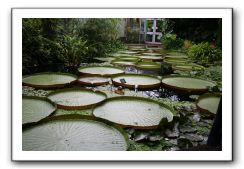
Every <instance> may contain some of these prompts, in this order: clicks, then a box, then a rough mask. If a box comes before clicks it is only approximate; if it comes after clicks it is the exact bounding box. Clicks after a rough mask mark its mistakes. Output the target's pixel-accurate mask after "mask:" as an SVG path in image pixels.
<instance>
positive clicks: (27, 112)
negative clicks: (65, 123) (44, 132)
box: [22, 96, 57, 124]
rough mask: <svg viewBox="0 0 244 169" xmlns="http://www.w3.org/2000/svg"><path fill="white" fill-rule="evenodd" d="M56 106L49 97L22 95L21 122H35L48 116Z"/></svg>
mask: <svg viewBox="0 0 244 169" xmlns="http://www.w3.org/2000/svg"><path fill="white" fill-rule="evenodd" d="M56 108H57V106H56V105H55V104H54V103H53V102H52V101H51V100H49V99H47V98H43V97H37V96H23V97H22V124H27V123H35V122H38V121H40V120H41V119H43V118H45V117H47V116H50V115H51V114H52V113H53V112H54V111H55V110H56Z"/></svg>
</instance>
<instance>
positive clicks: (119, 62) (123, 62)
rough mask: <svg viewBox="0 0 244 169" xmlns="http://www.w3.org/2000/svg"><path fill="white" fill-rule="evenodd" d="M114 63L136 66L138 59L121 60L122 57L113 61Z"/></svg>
mask: <svg viewBox="0 0 244 169" xmlns="http://www.w3.org/2000/svg"><path fill="white" fill-rule="evenodd" d="M112 64H114V65H120V66H135V65H136V61H133V60H131V61H129V60H121V59H116V60H114V61H113V62H112Z"/></svg>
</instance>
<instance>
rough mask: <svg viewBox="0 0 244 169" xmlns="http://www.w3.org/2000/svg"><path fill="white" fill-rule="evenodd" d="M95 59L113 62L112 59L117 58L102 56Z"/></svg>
mask: <svg viewBox="0 0 244 169" xmlns="http://www.w3.org/2000/svg"><path fill="white" fill-rule="evenodd" d="M94 59H96V60H99V61H102V62H111V61H113V60H114V59H115V58H114V57H102V58H99V57H95V58H94Z"/></svg>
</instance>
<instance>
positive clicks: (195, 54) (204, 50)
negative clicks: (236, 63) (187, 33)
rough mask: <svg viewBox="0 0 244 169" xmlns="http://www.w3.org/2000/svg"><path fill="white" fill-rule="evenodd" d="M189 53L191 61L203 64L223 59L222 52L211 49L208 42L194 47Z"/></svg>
mask: <svg viewBox="0 0 244 169" xmlns="http://www.w3.org/2000/svg"><path fill="white" fill-rule="evenodd" d="M187 53H188V56H189V57H190V58H191V59H193V60H196V61H199V62H201V63H203V64H205V63H212V62H214V61H218V60H220V59H221V51H220V50H219V49H217V48H213V47H211V46H210V44H209V43H208V42H202V43H199V44H195V45H192V46H191V47H190V48H189V49H188V52H187Z"/></svg>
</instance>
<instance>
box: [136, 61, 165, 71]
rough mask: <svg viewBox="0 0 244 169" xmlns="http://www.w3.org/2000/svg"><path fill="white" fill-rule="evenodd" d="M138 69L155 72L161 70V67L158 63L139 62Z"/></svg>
mask: <svg viewBox="0 0 244 169" xmlns="http://www.w3.org/2000/svg"><path fill="white" fill-rule="evenodd" d="M136 67H137V68H139V69H145V70H155V69H160V67H161V65H160V63H157V62H139V63H137V65H136Z"/></svg>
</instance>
